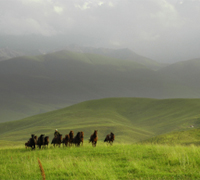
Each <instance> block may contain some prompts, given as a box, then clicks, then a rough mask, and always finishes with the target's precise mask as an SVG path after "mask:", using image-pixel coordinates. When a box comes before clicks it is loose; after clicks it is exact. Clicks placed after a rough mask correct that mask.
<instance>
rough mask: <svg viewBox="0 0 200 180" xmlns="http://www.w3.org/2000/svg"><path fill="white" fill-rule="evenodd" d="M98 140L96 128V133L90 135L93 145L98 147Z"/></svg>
mask: <svg viewBox="0 0 200 180" xmlns="http://www.w3.org/2000/svg"><path fill="white" fill-rule="evenodd" d="M97 140H98V136H97V130H95V131H94V133H93V134H92V135H91V136H90V139H89V143H90V142H92V146H93V147H96V144H97Z"/></svg>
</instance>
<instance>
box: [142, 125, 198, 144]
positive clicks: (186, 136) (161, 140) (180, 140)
mask: <svg viewBox="0 0 200 180" xmlns="http://www.w3.org/2000/svg"><path fill="white" fill-rule="evenodd" d="M146 143H151V144H165V145H192V144H193V145H197V146H199V145H200V128H197V129H196V128H193V127H191V128H190V129H189V130H182V131H176V132H170V133H167V134H162V135H159V136H156V137H153V138H150V139H148V140H145V141H143V142H142V144H146Z"/></svg>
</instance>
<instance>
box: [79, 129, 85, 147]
mask: <svg viewBox="0 0 200 180" xmlns="http://www.w3.org/2000/svg"><path fill="white" fill-rule="evenodd" d="M80 133H81V143H82V146H83V139H84V132H83V131H81V132H80Z"/></svg>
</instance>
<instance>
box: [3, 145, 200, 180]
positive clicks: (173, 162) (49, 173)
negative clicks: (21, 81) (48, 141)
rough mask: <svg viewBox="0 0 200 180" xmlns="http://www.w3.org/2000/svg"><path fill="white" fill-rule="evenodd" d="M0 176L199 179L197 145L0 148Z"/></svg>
mask: <svg viewBox="0 0 200 180" xmlns="http://www.w3.org/2000/svg"><path fill="white" fill-rule="evenodd" d="M0 156H1V158H0V174H1V179H2V180H3V179H6V180H7V179H10V180H11V179H17V180H19V179H34V180H35V179H42V176H41V171H40V168H39V164H38V159H39V160H40V162H41V164H42V167H43V169H44V173H45V176H46V179H47V180H50V179H52V180H53V179H54V180H55V179H59V180H60V179H81V180H82V179H112V180H113V179H200V172H199V168H200V158H199V156H200V148H199V147H196V146H190V147H184V146H164V145H162V146H161V145H128V144H114V145H113V146H107V145H105V144H98V145H97V147H96V148H93V147H91V144H90V145H88V144H84V146H83V147H79V148H77V147H71V148H66V147H65V148H53V147H50V148H48V149H42V150H39V149H37V150H34V151H32V150H26V149H24V148H22V147H18V148H3V149H0Z"/></svg>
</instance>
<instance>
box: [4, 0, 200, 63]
mask: <svg viewBox="0 0 200 180" xmlns="http://www.w3.org/2000/svg"><path fill="white" fill-rule="evenodd" d="M199 9H200V1H199V0H193V1H189V0H179V1H175V0H142V1H141V0H134V1H130V0H100V1H99V0H84V1H82V0H67V1H66V0H56V1H54V0H45V1H44V0H14V1H13V0H1V1H0V27H1V28H0V34H2V33H7V34H14V35H17V34H18V35H19V34H21V35H23V34H42V35H45V36H51V35H60V34H63V35H66V36H67V37H70V39H71V42H72V41H73V43H74V44H76V43H81V44H82V45H89V46H96V47H100V46H103V47H121V48H125V47H128V48H130V49H132V50H134V51H136V52H137V53H139V54H142V55H145V56H147V57H150V58H152V59H157V60H159V61H161V60H162V61H168V60H169V59H178V58H179V57H182V55H181V51H182V52H187V51H188V52H189V51H190V52H193V54H194V56H195V57H197V56H199V57H200V53H199V52H198V51H197V50H196V49H197V48H196V46H198V45H199V44H200V42H199V41H200V40H199V39H200V37H199V36H200V35H199V30H200V24H199V20H198V18H199V16H200V11H199ZM180 41H181V45H180V44H179V45H177V42H180ZM188 44H190V46H188ZM193 44H194V45H193ZM194 49H195V50H194ZM158 52H159V53H158ZM172 52H177V55H175V53H172ZM172 54H173V56H172ZM182 54H183V53H182ZM190 57H191V53H188V55H187V53H185V54H184V57H183V58H185V59H188V58H190Z"/></svg>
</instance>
